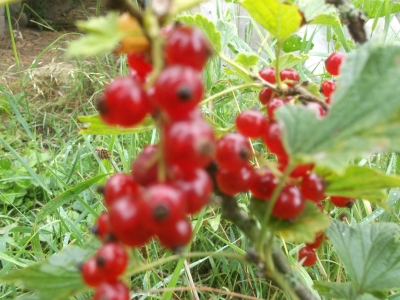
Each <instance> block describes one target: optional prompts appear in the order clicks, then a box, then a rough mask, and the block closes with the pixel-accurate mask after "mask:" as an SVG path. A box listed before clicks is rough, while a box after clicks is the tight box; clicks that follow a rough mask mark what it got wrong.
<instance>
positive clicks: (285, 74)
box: [279, 69, 300, 87]
mask: <svg viewBox="0 0 400 300" xmlns="http://www.w3.org/2000/svg"><path fill="white" fill-rule="evenodd" d="M279 76H280V77H281V80H282V81H285V80H288V81H289V80H290V81H293V82H299V81H300V76H299V73H297V71H296V70H295V69H283V70H282V71H281V72H280V73H279ZM287 85H288V86H290V87H293V86H294V83H287Z"/></svg>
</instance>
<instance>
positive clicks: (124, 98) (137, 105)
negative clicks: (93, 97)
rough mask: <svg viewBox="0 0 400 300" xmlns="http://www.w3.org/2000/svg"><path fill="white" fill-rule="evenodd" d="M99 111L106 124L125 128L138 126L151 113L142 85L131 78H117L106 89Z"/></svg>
mask: <svg viewBox="0 0 400 300" xmlns="http://www.w3.org/2000/svg"><path fill="white" fill-rule="evenodd" d="M98 109H99V112H100V117H101V119H102V120H103V121H104V122H105V123H107V124H109V125H119V126H123V127H130V126H134V125H136V124H138V123H139V122H141V121H142V120H143V119H144V117H145V116H146V114H147V113H148V112H150V106H149V102H148V100H147V95H146V93H145V91H144V90H143V88H142V86H141V84H140V83H139V82H137V81H135V80H133V79H131V78H129V77H126V78H117V79H115V80H114V81H113V82H111V83H110V84H109V85H108V86H107V87H106V89H105V90H104V96H103V99H102V100H101V101H100V102H99V104H98Z"/></svg>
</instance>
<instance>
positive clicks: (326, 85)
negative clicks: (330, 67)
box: [321, 80, 336, 98]
mask: <svg viewBox="0 0 400 300" xmlns="http://www.w3.org/2000/svg"><path fill="white" fill-rule="evenodd" d="M335 90H336V83H335V81H333V80H326V81H324V82H323V83H322V84H321V92H322V94H323V95H324V96H325V97H327V98H328V97H330V96H331V95H332V93H333V92H334V91H335Z"/></svg>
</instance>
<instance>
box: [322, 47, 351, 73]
mask: <svg viewBox="0 0 400 300" xmlns="http://www.w3.org/2000/svg"><path fill="white" fill-rule="evenodd" d="M345 59H346V54H344V53H342V52H333V53H332V54H331V55H330V56H329V57H328V58H327V60H326V61H325V68H326V70H327V71H328V73H329V74H331V75H333V76H337V75H339V73H340V66H341V65H342V63H343V61H344V60H345Z"/></svg>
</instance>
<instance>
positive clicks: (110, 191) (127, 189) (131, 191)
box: [104, 173, 138, 206]
mask: <svg viewBox="0 0 400 300" xmlns="http://www.w3.org/2000/svg"><path fill="white" fill-rule="evenodd" d="M137 193H138V186H137V184H136V183H135V181H134V180H133V178H132V176H130V175H128V174H124V173H118V174H115V175H113V176H111V177H110V178H109V179H108V180H107V182H106V184H105V186H104V202H105V203H106V204H107V205H108V206H110V205H111V204H113V202H115V201H117V200H118V199H119V198H121V197H124V196H128V195H136V194H137Z"/></svg>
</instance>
